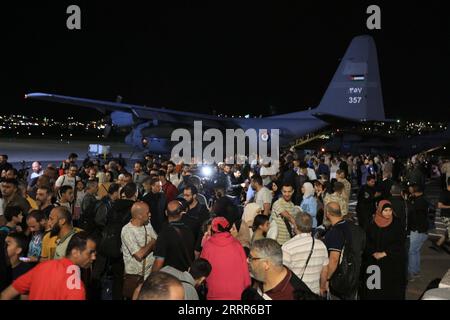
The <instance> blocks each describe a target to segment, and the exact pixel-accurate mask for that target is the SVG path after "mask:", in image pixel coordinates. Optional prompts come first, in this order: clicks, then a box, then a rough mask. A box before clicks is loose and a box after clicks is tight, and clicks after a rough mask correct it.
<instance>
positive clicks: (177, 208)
mask: <svg viewBox="0 0 450 320" xmlns="http://www.w3.org/2000/svg"><path fill="white" fill-rule="evenodd" d="M182 211H183V208H182V206H181V202H180V201H178V200H172V201H170V202H169V203H168V204H167V216H168V217H169V218H175V219H176V218H178V217H180V216H181V213H182Z"/></svg>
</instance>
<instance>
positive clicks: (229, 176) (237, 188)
mask: <svg viewBox="0 0 450 320" xmlns="http://www.w3.org/2000/svg"><path fill="white" fill-rule="evenodd" d="M222 179H223V180H224V188H225V192H226V194H227V195H228V196H229V197H230V199H232V200H233V202H234V203H235V204H236V205H239V204H240V200H241V199H240V197H241V192H242V189H243V188H244V187H245V183H244V180H243V179H242V178H241V172H240V171H239V170H233V172H231V165H230V164H226V165H225V166H224V168H223V174H222Z"/></svg>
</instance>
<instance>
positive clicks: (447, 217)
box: [436, 171, 450, 247]
mask: <svg viewBox="0 0 450 320" xmlns="http://www.w3.org/2000/svg"><path fill="white" fill-rule="evenodd" d="M449 173H450V171H449ZM438 209H441V218H442V222H443V223H444V224H445V226H446V229H447V237H448V235H450V177H449V178H448V179H447V189H446V190H444V191H442V192H441V195H440V196H439V202H438ZM446 239H447V238H446V237H445V235H444V236H442V237H441V238H440V239H439V240H438V241H437V243H436V245H437V246H438V247H441V246H442V245H443V244H444V243H445V240H446Z"/></svg>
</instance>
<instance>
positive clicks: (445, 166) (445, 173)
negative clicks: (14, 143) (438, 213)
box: [441, 159, 450, 190]
mask: <svg viewBox="0 0 450 320" xmlns="http://www.w3.org/2000/svg"><path fill="white" fill-rule="evenodd" d="M448 178H450V159H444V160H443V163H442V165H441V182H442V188H443V189H444V190H445V189H447V187H448V185H449V184H448V181H449V180H448Z"/></svg>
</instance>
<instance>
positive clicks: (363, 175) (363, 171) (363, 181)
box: [360, 158, 371, 186]
mask: <svg viewBox="0 0 450 320" xmlns="http://www.w3.org/2000/svg"><path fill="white" fill-rule="evenodd" d="M369 166H370V165H369V159H367V158H366V159H364V164H362V165H361V166H360V172H361V186H364V185H365V184H366V183H367V181H368V180H367V179H368V176H369V175H371V174H370V168H369Z"/></svg>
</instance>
